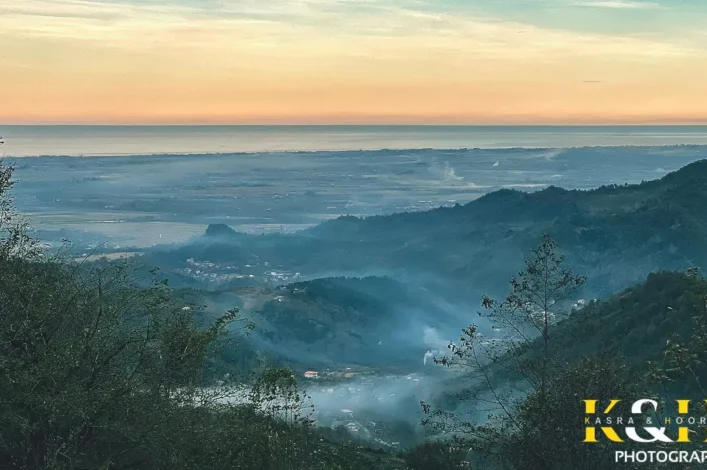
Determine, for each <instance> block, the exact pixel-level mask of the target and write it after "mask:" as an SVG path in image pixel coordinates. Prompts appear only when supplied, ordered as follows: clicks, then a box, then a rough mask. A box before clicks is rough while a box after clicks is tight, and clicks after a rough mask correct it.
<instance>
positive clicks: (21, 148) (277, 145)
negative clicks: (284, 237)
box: [0, 126, 707, 157]
mask: <svg viewBox="0 0 707 470" xmlns="http://www.w3.org/2000/svg"><path fill="white" fill-rule="evenodd" d="M0 136H3V137H4V139H5V145H4V146H2V147H1V148H0V150H1V151H2V155H4V156H16V157H21V156H36V155H71V156H80V155H84V156H99V155H145V154H164V153H170V154H171V153H175V154H190V153H229V152H271V151H308V150H359V149H365V150H374V149H413V148H436V149H457V148H485V149H488V148H514V147H528V148H548V147H550V148H568V147H586V146H625V145H626V146H663V145H692V144H699V145H707V126H0Z"/></svg>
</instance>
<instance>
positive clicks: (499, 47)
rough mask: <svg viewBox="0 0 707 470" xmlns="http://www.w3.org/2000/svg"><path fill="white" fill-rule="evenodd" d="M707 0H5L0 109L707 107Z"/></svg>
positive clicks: (57, 118) (297, 115)
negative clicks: (706, 26)
mask: <svg viewBox="0 0 707 470" xmlns="http://www.w3.org/2000/svg"><path fill="white" fill-rule="evenodd" d="M705 24H707V2H704V1H702V0H699V1H697V0H695V1H676V0H670V1H667V0H663V1H655V2H648V1H642V0H641V1H639V0H631V1H629V0H615V1H575V0H507V1H503V0H478V1H449V0H394V1H386V0H357V1H353V0H242V1H241V0H200V1H196V0H182V1H178V0H153V1H140V2H137V1H135V2H128V1H122V0H115V1H101V0H0V70H1V72H2V73H1V74H0V85H2V91H3V95H2V101H0V123H5V124H23V123H26V124H33V123H38V124H39V123H58V124H59V123H66V124H69V123H95V124H114V123H131V124H133V123H134V124H152V123H155V124H156V123H175V124H187V123H197V124H198V123H204V124H209V123H234V124H237V123H277V124H305V123H330V124H336V123H342V124H343V123H400V124H405V123H429V124H443V123H462V124H463V123H469V124H481V123H491V124H494V123H499V124H504V123H508V124H511V123H537V124H542V123H548V124H550V123H567V124H583V123H707V32H706V30H705V28H704V25H705Z"/></svg>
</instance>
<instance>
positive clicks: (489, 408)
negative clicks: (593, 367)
mask: <svg viewBox="0 0 707 470" xmlns="http://www.w3.org/2000/svg"><path fill="white" fill-rule="evenodd" d="M585 281H586V278H585V277H584V276H579V275H575V274H574V273H573V272H572V271H571V269H569V268H567V267H566V266H565V264H564V257H563V256H561V255H560V254H558V252H557V245H556V243H555V242H554V241H553V240H552V239H551V238H550V237H549V236H547V235H544V236H543V237H542V240H541V243H540V245H539V246H538V247H537V248H535V249H534V250H533V251H532V253H531V255H530V256H529V257H528V258H527V259H526V260H525V267H524V269H523V270H522V271H520V272H519V273H518V274H516V275H515V276H514V277H513V278H512V279H511V281H510V293H509V294H508V295H507V296H506V298H505V299H504V300H502V301H500V302H499V301H496V300H494V299H492V298H490V297H488V296H484V297H483V298H482V301H481V304H482V307H483V311H481V312H479V316H484V317H486V318H488V319H489V320H491V321H492V322H493V323H494V326H495V329H496V330H500V332H501V334H500V335H497V336H495V337H492V336H487V335H484V334H482V333H481V332H479V329H478V327H477V325H475V324H472V325H470V326H468V327H466V328H464V329H463V330H462V336H461V337H460V342H459V344H450V346H449V349H450V353H451V354H450V356H448V357H442V358H439V359H436V362H438V363H440V364H443V365H446V366H454V367H460V368H462V370H464V371H466V372H468V373H470V374H471V377H470V379H471V383H472V385H471V387H470V388H469V389H468V390H466V392H465V394H463V395H462V396H460V397H458V398H463V399H466V400H468V401H470V402H471V403H470V406H469V407H468V409H469V410H470V411H468V412H467V413H466V415H463V416H460V415H459V414H458V413H449V412H446V411H444V410H433V409H432V408H431V406H430V405H429V404H426V403H423V411H424V412H425V414H426V416H425V418H424V419H423V424H427V425H430V426H431V428H432V429H436V430H438V431H443V432H451V433H452V434H457V435H458V434H461V435H463V436H466V437H468V438H470V439H471V440H472V442H473V445H474V446H475V447H476V449H477V450H478V451H482V450H483V452H486V453H488V452H489V449H488V447H486V446H485V443H486V442H490V441H495V440H498V441H499V442H501V440H500V436H513V438H514V439H515V438H517V437H518V436H519V435H520V436H522V437H524V438H527V439H528V440H526V442H530V440H529V439H530V437H531V434H528V428H527V426H526V424H525V423H524V422H523V419H522V415H521V414H520V413H522V412H523V410H524V409H525V410H526V411H527V409H528V408H527V407H528V406H530V404H531V401H529V400H531V399H532V410H533V413H532V414H533V415H534V416H535V417H536V418H538V419H537V424H536V425H535V426H536V428H535V430H534V431H533V433H532V435H533V436H538V438H539V439H541V440H542V439H549V436H551V435H552V432H551V431H552V429H554V428H553V424H552V419H551V417H552V416H553V414H554V413H555V412H556V410H555V409H554V408H553V404H552V400H551V396H550V390H551V386H550V384H551V382H552V380H553V378H554V377H556V376H558V375H559V374H560V373H561V372H562V370H563V369H564V367H565V366H566V364H564V363H562V362H561V361H558V359H557V354H556V351H555V350H554V342H553V328H552V326H553V325H554V324H555V323H557V322H558V321H559V320H560V319H561V318H563V317H565V316H567V315H568V314H569V306H568V305H567V304H568V301H569V300H570V299H571V298H572V295H573V294H574V293H575V292H576V291H577V290H578V289H579V288H580V287H581V286H582V285H583V284H584V283H585ZM526 396H527V397H528V398H527V399H525V398H524V397H526ZM524 407H525V408H524ZM479 423H482V424H479ZM490 436H492V437H493V438H492V439H490V441H489V437H490ZM534 444H536V445H533V446H528V447H525V449H527V450H528V452H530V453H533V452H535V453H538V455H536V457H537V458H536V459H535V460H534V464H538V465H539V464H540V463H541V462H543V459H544V458H545V457H547V455H545V454H542V452H544V451H543V449H547V448H549V447H550V446H551V444H552V443H551V441H549V440H548V441H546V442H544V444H545V445H537V444H540V442H534ZM543 465H549V462H544V463H543ZM528 468H532V467H528ZM535 468H550V467H543V466H540V467H535Z"/></svg>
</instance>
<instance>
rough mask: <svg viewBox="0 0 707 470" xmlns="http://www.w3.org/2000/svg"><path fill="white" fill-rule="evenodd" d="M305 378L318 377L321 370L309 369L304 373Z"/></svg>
mask: <svg viewBox="0 0 707 470" xmlns="http://www.w3.org/2000/svg"><path fill="white" fill-rule="evenodd" d="M304 378H305V379H318V378H319V372H317V371H314V370H308V371H307V372H305V373H304Z"/></svg>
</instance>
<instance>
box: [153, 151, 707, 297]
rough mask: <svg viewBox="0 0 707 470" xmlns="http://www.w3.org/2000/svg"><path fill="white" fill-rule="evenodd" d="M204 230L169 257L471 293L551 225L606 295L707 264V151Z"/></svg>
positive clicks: (505, 270) (491, 283)
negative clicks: (511, 185) (304, 224)
mask: <svg viewBox="0 0 707 470" xmlns="http://www.w3.org/2000/svg"><path fill="white" fill-rule="evenodd" d="M207 232H208V236H205V237H202V238H201V239H200V240H198V241H197V242H195V243H192V244H190V245H187V246H183V247H181V248H179V249H177V250H174V251H171V252H166V253H163V254H162V256H163V257H167V258H170V257H171V259H172V260H174V259H175V257H177V258H179V259H181V260H182V261H183V260H184V259H186V258H187V257H194V258H197V259H208V260H210V261H218V262H227V261H232V262H234V263H257V262H262V261H263V260H268V261H269V262H270V263H272V264H273V265H277V266H282V267H284V268H286V269H290V270H292V271H297V272H301V273H303V274H305V275H308V276H318V275H332V274H334V275H335V273H344V274H354V275H360V274H364V275H365V274H381V273H389V274H391V275H394V276H398V275H402V276H405V277H406V278H408V279H410V278H414V279H415V280H416V282H421V283H425V284H429V283H437V285H438V286H441V288H442V289H444V288H445V287H447V288H448V289H447V293H448V294H449V295H459V296H465V297H467V298H476V297H477V296H478V295H479V294H480V293H482V292H490V293H499V292H502V290H503V289H505V285H506V281H507V279H508V276H509V273H512V272H514V271H515V270H516V269H517V268H518V267H519V266H520V265H521V263H522V259H523V256H524V254H525V253H527V252H528V251H529V250H530V249H532V247H533V246H534V245H535V244H536V243H537V242H538V239H539V237H540V235H541V233H542V232H548V233H549V234H550V235H551V236H553V237H554V238H555V239H556V240H557V241H558V243H559V245H560V247H561V249H562V250H563V251H564V252H565V254H566V255H567V258H568V261H569V262H570V264H571V265H572V266H573V267H574V268H575V270H576V271H578V272H581V273H582V274H586V275H587V276H588V277H589V283H588V286H587V289H588V295H591V296H595V297H600V296H604V295H606V294H610V293H613V292H617V291H619V290H621V289H623V288H625V287H627V286H629V285H632V284H633V283H635V282H638V281H639V280H641V279H643V278H644V277H645V276H646V275H647V274H648V273H650V272H653V271H658V270H672V269H683V268H686V267H689V266H700V267H707V245H706V244H704V243H703V241H704V240H705V239H707V160H701V161H698V162H695V163H692V164H690V165H687V166H686V167H684V168H682V169H681V170H679V171H677V172H674V173H671V174H668V175H666V176H665V177H664V178H662V179H660V180H656V181H650V182H643V183H641V184H636V185H625V186H603V187H600V188H597V189H594V190H587V191H582V190H571V191H569V190H564V189H561V188H558V187H549V188H547V189H544V190H542V191H537V192H532V193H526V192H521V191H514V190H501V191H497V192H493V193H490V194H488V195H485V196H483V197H481V198H479V199H477V200H475V201H472V202H470V203H468V204H466V205H463V206H462V205H456V206H454V207H447V208H438V209H434V210H430V211H425V212H411V213H400V214H392V215H388V216H375V217H368V218H357V217H351V216H347V217H340V218H338V219H335V220H331V221H328V222H325V223H322V224H320V225H318V226H316V227H314V228H312V229H309V230H306V231H304V232H299V233H297V234H292V235H262V236H249V235H245V234H238V233H236V232H233V231H229V229H228V228H227V227H224V226H218V227H216V226H212V227H210V228H209V230H207ZM162 261H164V259H163V260H162ZM160 265H163V264H160ZM401 273H402V274H401Z"/></svg>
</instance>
